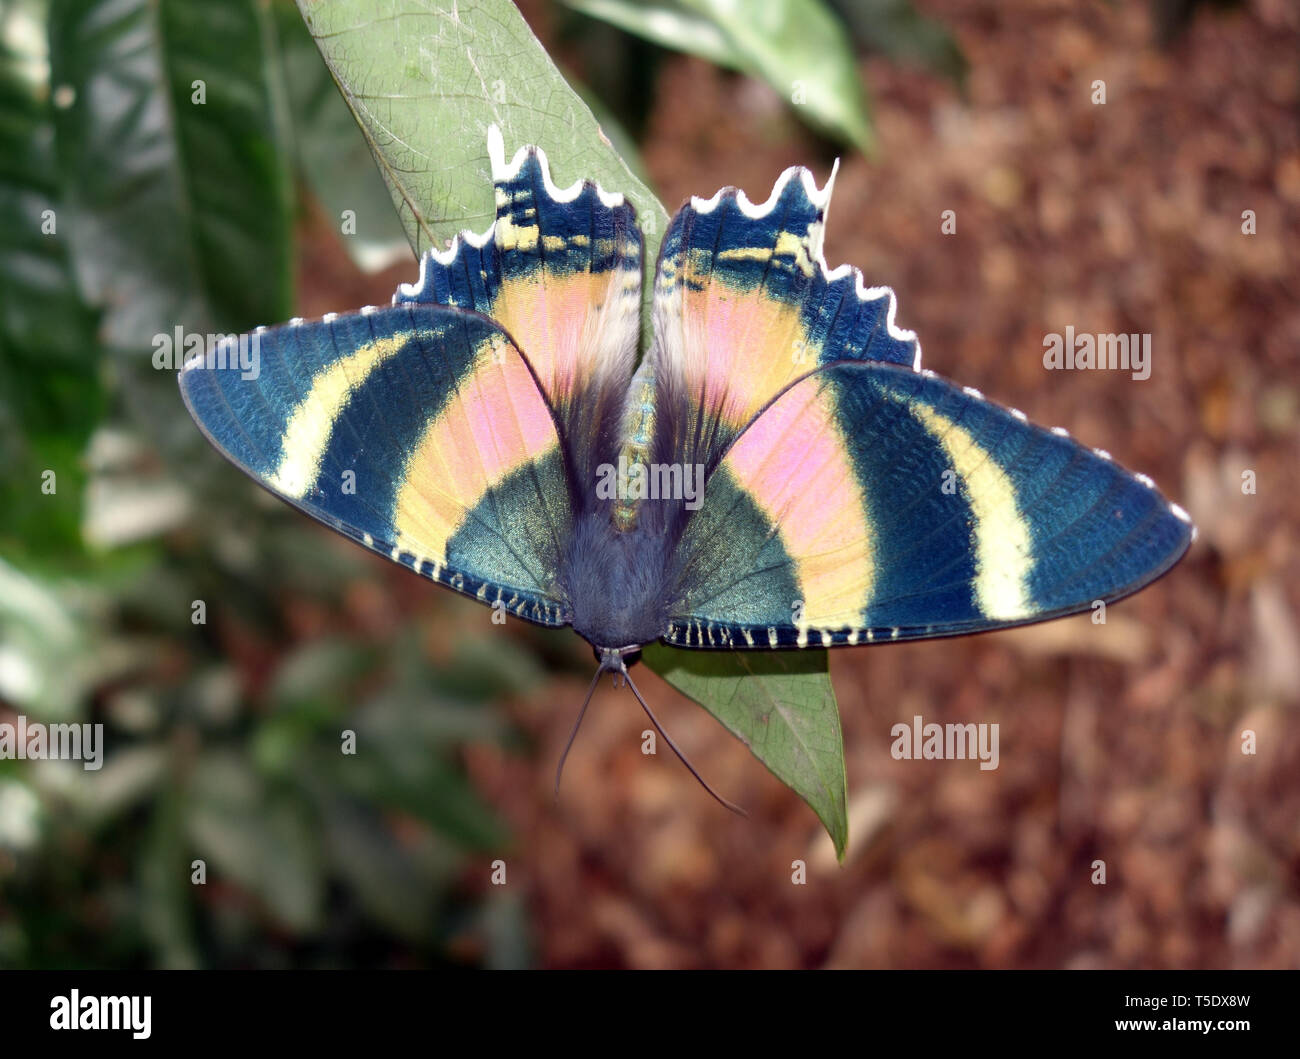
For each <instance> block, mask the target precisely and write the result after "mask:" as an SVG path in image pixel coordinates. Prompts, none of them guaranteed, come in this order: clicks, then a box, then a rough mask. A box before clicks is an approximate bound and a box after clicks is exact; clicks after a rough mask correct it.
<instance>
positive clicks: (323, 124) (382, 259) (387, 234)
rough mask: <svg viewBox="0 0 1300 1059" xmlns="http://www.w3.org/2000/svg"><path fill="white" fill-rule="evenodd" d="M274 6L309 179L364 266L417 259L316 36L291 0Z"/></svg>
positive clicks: (297, 142)
mask: <svg viewBox="0 0 1300 1059" xmlns="http://www.w3.org/2000/svg"><path fill="white" fill-rule="evenodd" d="M274 10H275V14H276V28H277V31H278V36H279V41H280V55H281V58H282V61H283V63H284V81H285V84H286V86H287V87H288V93H289V108H290V111H291V112H292V115H293V139H294V148H295V153H296V157H297V161H298V169H299V171H300V173H301V176H302V178H303V179H304V180H305V181H306V182H307V184H308V186H309V187H310V188H311V190H312V192H313V194H314V195H315V196H316V198H317V199H318V200H319V202H320V204H321V207H322V209H323V210H324V211H325V214H326V216H327V218H328V219H329V223H330V224H331V226H332V227H333V229H334V231H336V232H338V233H339V234H340V238H341V239H342V242H343V247H344V249H345V250H347V252H348V255H349V256H350V257H351V258H352V260H353V261H354V262H355V263H356V265H357V266H358V267H359V268H362V269H364V270H365V271H367V272H377V271H379V270H380V269H382V268H386V267H387V266H389V265H391V264H394V263H395V262H397V261H403V260H409V259H410V253H411V250H410V247H409V246H407V243H406V233H405V232H403V231H402V225H401V223H400V222H399V221H398V219H397V214H395V213H394V212H393V208H392V200H391V199H390V198H389V195H388V189H387V188H386V187H385V186H384V181H383V178H382V177H381V176H380V175H379V172H378V171H377V170H376V169H375V167H374V165H372V164H371V158H370V149H369V148H368V147H367V146H366V139H365V137H364V136H362V135H361V130H360V129H358V128H357V123H356V122H355V121H354V120H353V119H352V112H351V111H350V110H349V109H348V106H347V104H346V103H345V102H344V101H343V97H342V96H341V95H339V91H338V88H337V86H335V84H334V79H333V78H332V77H330V73H329V70H328V68H327V67H326V66H325V64H324V63H322V62H321V58H320V53H319V52H318V51H317V50H316V44H315V42H314V41H313V40H312V38H311V34H310V33H308V32H307V27H306V26H305V25H304V24H303V21H302V19H301V18H299V17H298V12H297V11H296V10H295V9H294V8H293V7H292V6H290V5H289V4H277V5H276V6H275V9H274ZM349 210H350V211H351V216H350V217H348V215H347V214H346V213H345V211H349ZM349 220H350V221H351V225H350V227H351V229H352V230H351V231H348V230H347V228H348V227H349V225H347V224H346V222H347V221H349Z"/></svg>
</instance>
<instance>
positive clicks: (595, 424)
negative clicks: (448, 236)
mask: <svg viewBox="0 0 1300 1059" xmlns="http://www.w3.org/2000/svg"><path fill="white" fill-rule="evenodd" d="M488 154H489V156H490V158H491V163H492V182H493V193H494V195H495V197H496V219H495V220H494V221H493V223H492V225H491V227H489V228H488V230H487V231H486V232H484V233H483V234H482V235H475V234H473V233H471V232H462V233H461V234H460V235H459V236H457V237H456V239H455V241H454V242H453V243H452V245H451V246H450V247H449V248H448V249H447V250H446V251H445V252H444V251H429V252H428V253H426V254H425V255H424V257H423V259H422V260H421V261H420V279H419V281H418V282H417V283H411V284H407V283H404V284H402V285H401V286H400V287H399V288H398V290H397V293H396V294H395V295H394V296H393V303H394V304H395V305H403V304H441V305H450V306H456V307H459V308H462V309H473V310H474V311H476V312H479V313H482V314H483V315H484V316H489V317H491V318H492V319H493V320H495V321H496V322H497V323H499V324H500V325H501V326H502V327H503V328H504V329H505V330H506V331H507V332H508V333H509V334H510V336H511V338H513V339H514V340H515V342H516V343H518V346H519V348H520V349H521V350H523V352H524V355H525V356H526V357H527V358H528V361H529V363H530V364H532V366H533V370H534V372H535V373H536V375H537V380H538V384H539V385H540V386H541V388H542V392H543V393H544V394H545V395H546V399H547V401H548V402H549V403H550V405H551V408H552V409H553V410H554V411H555V415H556V419H557V421H558V423H559V426H560V435H561V438H562V439H563V441H564V443H565V445H566V447H567V451H568V459H569V461H570V463H572V464H573V465H574V467H575V468H576V469H577V473H578V475H579V477H580V478H581V479H582V480H585V481H590V480H592V479H593V478H594V477H595V474H596V467H597V466H598V465H599V464H601V463H605V462H609V461H610V460H613V459H614V458H616V451H617V444H618V440H619V438H618V430H619V427H620V426H621V423H622V412H623V402H624V399H625V397H626V394H627V386H628V380H629V379H630V378H631V376H632V368H633V366H634V365H635V363H636V358H637V349H638V345H639V339H640V334H641V232H640V230H639V229H638V228H637V224H636V213H635V210H634V209H633V208H632V204H631V203H630V202H628V201H627V199H626V198H625V197H624V196H623V195H621V194H618V193H617V192H608V191H605V190H604V189H602V188H600V187H599V186H597V185H596V184H594V183H593V182H591V181H589V180H588V181H581V180H580V181H577V182H576V183H574V184H572V185H571V186H570V187H567V188H559V187H556V185H555V184H554V183H553V182H552V180H551V172H550V167H549V165H548V163H547V160H546V154H545V153H544V152H543V151H542V150H541V149H540V148H538V147H521V148H520V149H519V150H518V151H517V152H516V154H515V156H514V158H513V159H512V160H511V161H510V162H507V161H506V159H505V148H504V144H503V143H502V140H501V133H500V130H499V129H497V127H496V126H493V127H492V128H491V129H490V130H489V132H488Z"/></svg>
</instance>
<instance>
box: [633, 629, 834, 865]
mask: <svg viewBox="0 0 1300 1059" xmlns="http://www.w3.org/2000/svg"><path fill="white" fill-rule="evenodd" d="M642 659H643V660H644V661H645V663H646V664H647V665H648V666H650V668H651V669H653V670H654V671H655V672H656V673H658V674H659V675H660V676H662V677H663V678H664V680H666V681H668V683H669V684H671V685H672V686H673V687H675V688H676V689H677V690H678V691H680V692H682V693H683V694H686V695H689V696H690V697H691V698H692V699H694V700H695V701H696V702H698V703H699V704H700V705H702V706H703V707H704V708H705V709H706V710H708V711H709V713H711V714H713V716H714V717H716V718H717V719H718V720H719V721H720V722H722V725H723V727H725V728H726V729H727V730H728V731H729V732H731V733H732V734H733V735H736V736H738V737H739V738H740V741H741V742H742V743H744V744H745V745H746V746H747V747H749V749H750V751H751V752H752V753H753V755H754V756H755V757H756V758H758V760H759V761H761V762H762V763H763V764H764V765H766V766H767V767H768V768H769V769H770V770H771V772H772V774H773V775H774V776H776V778H777V779H779V780H781V782H783V783H785V784H788V785H789V786H790V787H791V788H792V789H793V790H794V791H795V793H796V794H798V795H799V797H800V798H802V799H803V800H804V801H805V802H807V803H808V805H809V806H810V807H811V808H812V810H813V812H815V813H816V814H817V815H818V817H820V818H821V822H822V824H823V825H825V827H826V830H827V832H828V833H829V834H830V836H831V841H832V842H834V844H835V853H836V855H837V856H838V857H840V858H843V856H844V850H845V847H846V846H847V845H848V839H849V821H848V809H847V799H846V794H845V790H846V784H845V774H844V739H843V737H842V735H841V734H840V715H839V709H838V708H837V706H836V703H835V691H834V689H833V688H832V687H831V681H830V675H829V674H828V672H827V668H828V659H827V656H826V652H825V651H820V650H808V651H749V652H745V651H726V652H723V651H683V650H680V649H678V648H675V647H667V646H665V645H664V644H653V645H651V646H649V647H647V648H646V649H645V651H644V652H643V653H642Z"/></svg>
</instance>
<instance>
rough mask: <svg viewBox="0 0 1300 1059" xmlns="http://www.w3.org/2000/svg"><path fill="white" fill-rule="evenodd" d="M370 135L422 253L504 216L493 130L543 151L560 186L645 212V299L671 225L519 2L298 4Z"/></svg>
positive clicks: (512, 145) (641, 215)
mask: <svg viewBox="0 0 1300 1059" xmlns="http://www.w3.org/2000/svg"><path fill="white" fill-rule="evenodd" d="M298 8H299V10H300V11H301V12H302V15H303V19H304V20H305V21H306V23H307V26H308V28H310V30H311V32H312V35H313V36H314V37H315V38H316V44H317V46H318V47H319V48H320V51H321V54H322V55H323V56H324V58H325V62H326V64H327V65H328V66H329V68H330V72H331V73H332V74H333V75H334V79H335V81H336V82H338V85H339V90H340V91H341V92H342V93H343V97H344V99H346V100H347V102H348V105H349V106H350V107H351V108H352V112H353V114H354V115H355V116H356V119H357V122H358V124H360V125H361V127H362V129H363V130H364V131H365V134H366V136H367V139H368V140H369V142H370V149H371V150H372V151H373V152H374V155H375V160H376V162H377V163H378V164H379V169H380V172H382V173H383V175H384V179H385V180H386V181H387V183H388V187H389V191H390V192H391V193H392V196H393V202H394V204H395V205H396V206H397V209H398V213H399V214H400V216H401V219H402V224H403V226H404V228H405V229H406V234H407V238H408V239H409V240H410V243H411V246H412V247H413V248H414V249H415V252H416V254H422V253H423V252H424V251H425V250H427V249H429V248H431V247H433V248H437V249H442V248H443V247H444V246H445V245H446V243H447V242H448V241H449V240H450V239H451V238H452V237H453V236H455V235H456V234H457V233H458V232H460V231H461V230H463V229H468V230H470V231H474V232H482V231H484V230H485V229H486V228H487V227H488V225H489V224H491V223H492V220H493V218H494V216H495V215H496V207H495V204H494V202H493V198H492V174H491V166H490V164H489V161H488V154H487V129H488V126H489V125H492V124H496V125H498V126H499V127H500V129H501V134H502V137H503V139H504V141H505V148H506V154H507V155H508V156H509V155H513V153H514V152H515V151H516V150H517V149H518V148H519V147H522V146H523V145H525V144H538V145H540V146H541V147H543V148H544V149H545V151H546V154H547V158H548V160H549V162H550V166H551V174H552V176H553V177H554V179H555V182H556V183H557V184H559V185H560V186H561V187H563V186H565V185H567V184H571V183H572V182H573V181H575V180H578V179H591V180H595V181H596V182H597V183H599V184H600V185H601V186H602V187H603V188H605V190H607V191H620V192H622V193H623V194H624V195H626V196H627V198H628V199H629V201H631V203H632V204H633V206H635V207H636V211H637V218H638V220H639V221H640V224H641V231H642V234H643V235H644V236H645V244H646V258H645V260H646V270H647V281H646V285H645V290H646V295H647V297H648V295H649V293H650V290H651V287H652V284H651V282H650V280H651V279H652V278H653V269H654V264H655V260H656V257H657V251H658V246H659V240H660V239H661V238H662V237H663V233H664V229H665V227H666V226H667V221H668V215H667V213H666V212H665V211H664V208H663V206H662V205H661V204H660V203H659V200H658V199H657V198H655V196H654V194H653V192H651V191H650V189H649V188H647V187H646V186H645V185H644V184H643V183H642V182H641V181H640V180H638V179H637V178H636V176H635V174H634V173H633V172H632V170H631V168H630V167H629V166H628V164H627V163H626V162H625V161H624V160H623V159H622V158H621V157H620V156H619V154H618V152H617V151H615V150H614V147H613V145H612V144H611V143H610V142H609V141H608V140H607V138H606V137H605V136H604V134H603V133H602V132H601V129H600V126H599V124H597V122H596V119H595V118H594V117H593V116H592V113H591V110H590V109H589V108H588V107H587V105H586V104H585V103H583V102H582V100H581V99H580V98H579V97H578V95H577V93H575V92H574V91H573V89H572V88H570V87H569V85H568V84H567V83H566V82H565V80H564V78H563V77H562V76H561V75H560V72H559V71H558V70H557V69H556V68H555V64H554V63H553V62H552V61H551V58H550V56H549V55H547V54H546V51H545V49H543V48H542V45H541V44H540V42H539V41H538V40H537V38H536V37H535V36H533V33H532V30H530V29H529V28H528V25H527V24H526V23H525V22H524V20H523V18H522V17H521V16H520V14H519V12H518V10H516V8H515V6H514V5H513V4H512V3H510V2H509V0H475V2H473V3H469V2H462V3H460V4H453V3H446V4H439V5H426V4H421V3H417V2H416V0H394V2H385V3H382V4H381V3H376V2H375V0H338V2H336V3H330V4H318V3H310V2H307V0H298Z"/></svg>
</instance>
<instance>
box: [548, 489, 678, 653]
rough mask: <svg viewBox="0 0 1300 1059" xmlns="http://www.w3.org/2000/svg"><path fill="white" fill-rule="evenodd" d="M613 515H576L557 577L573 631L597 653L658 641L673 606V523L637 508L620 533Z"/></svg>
mask: <svg viewBox="0 0 1300 1059" xmlns="http://www.w3.org/2000/svg"><path fill="white" fill-rule="evenodd" d="M642 503H643V504H646V503H653V502H651V501H642ZM614 514H615V513H614V512H613V511H611V510H610V509H609V508H608V507H607V506H601V507H598V508H597V509H596V510H593V511H590V512H588V513H586V514H584V515H580V516H579V517H578V519H577V520H576V521H575V524H574V533H573V539H572V541H571V542H570V545H569V547H568V549H567V550H566V551H565V553H564V556H563V558H562V565H561V567H560V571H559V577H558V578H557V587H558V589H559V590H560V592H562V593H563V595H564V597H565V599H566V600H567V602H568V604H569V606H570V608H571V614H572V619H571V620H572V625H573V629H574V631H575V632H576V633H578V635H580V636H581V637H582V638H583V639H585V640H586V641H587V642H588V643H590V644H591V645H592V646H593V647H595V648H596V649H597V650H600V649H602V648H620V647H627V646H637V647H640V646H643V645H645V644H648V643H653V642H654V641H655V640H658V639H659V638H660V637H661V636H663V635H664V634H665V633H666V632H667V631H668V618H669V614H670V613H672V611H673V603H674V602H675V600H674V598H673V597H674V595H675V594H676V593H675V584H674V582H675V580H676V579H675V577H674V569H673V562H674V558H673V557H674V555H675V553H676V549H677V545H678V543H679V541H680V532H677V531H676V525H675V523H676V521H677V520H664V519H660V518H654V517H651V514H650V513H648V512H645V511H644V510H643V511H642V512H640V514H641V515H642V517H641V518H639V519H638V520H637V521H636V523H635V524H633V525H632V526H631V527H629V528H628V529H621V528H620V527H619V526H618V524H617V523H616V522H615V519H614Z"/></svg>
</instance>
